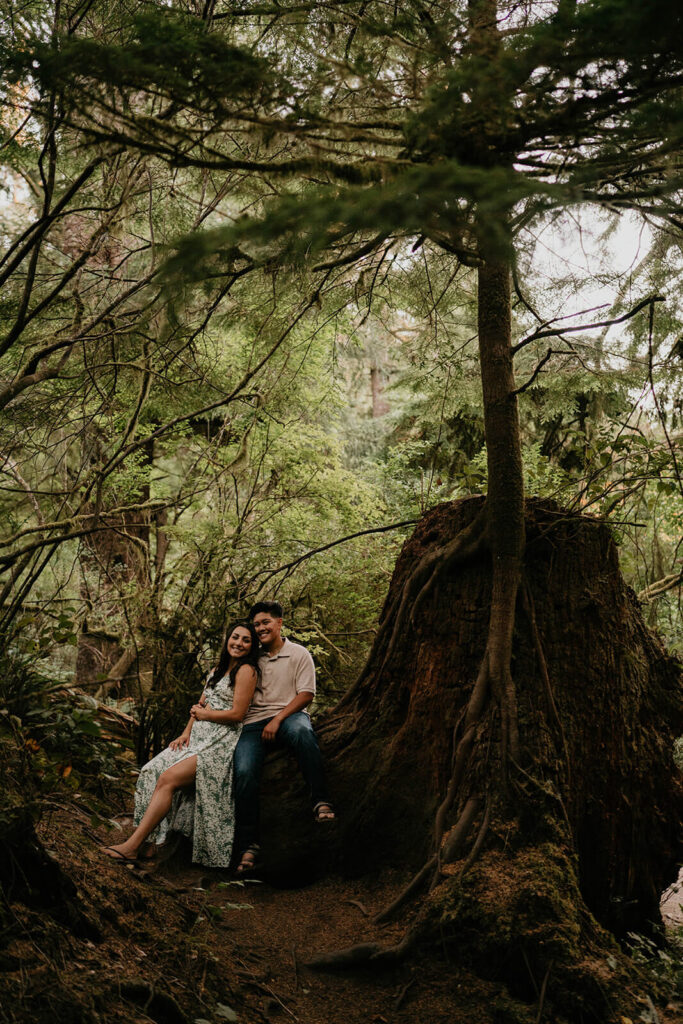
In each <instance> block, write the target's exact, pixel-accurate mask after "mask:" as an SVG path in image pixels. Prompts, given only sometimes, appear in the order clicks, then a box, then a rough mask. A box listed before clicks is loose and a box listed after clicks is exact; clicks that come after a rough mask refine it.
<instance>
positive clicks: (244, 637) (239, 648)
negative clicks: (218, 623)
mask: <svg viewBox="0 0 683 1024" xmlns="http://www.w3.org/2000/svg"><path fill="white" fill-rule="evenodd" d="M250 650H251V634H250V632H249V630H248V629H245V628H244V626H235V628H234V629H233V631H232V633H231V634H230V636H229V637H228V654H229V655H230V657H232V658H243V657H244V656H245V655H246V654H248V653H249V651H250Z"/></svg>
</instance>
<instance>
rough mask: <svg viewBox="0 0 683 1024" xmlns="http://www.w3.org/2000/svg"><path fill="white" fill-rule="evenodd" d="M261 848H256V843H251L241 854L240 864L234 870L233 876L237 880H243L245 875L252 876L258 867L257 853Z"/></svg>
mask: <svg viewBox="0 0 683 1024" xmlns="http://www.w3.org/2000/svg"><path fill="white" fill-rule="evenodd" d="M260 852H261V847H260V846H257V845H256V843H252V845H251V846H248V847H247V848H246V850H244V852H243V853H242V856H241V858H240V862H239V864H238V865H237V867H236V868H235V874H236V875H237V877H238V878H245V877H246V876H247V875H253V874H254V872H255V871H256V869H257V867H258V859H259V853H260Z"/></svg>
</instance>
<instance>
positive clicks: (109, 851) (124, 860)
mask: <svg viewBox="0 0 683 1024" xmlns="http://www.w3.org/2000/svg"><path fill="white" fill-rule="evenodd" d="M100 853H104V854H105V855H106V856H107V857H109V860H113V861H115V862H116V863H117V864H138V863H139V861H138V859H137V857H126V855H125V853H121V851H120V850H115V849H114V847H113V846H100Z"/></svg>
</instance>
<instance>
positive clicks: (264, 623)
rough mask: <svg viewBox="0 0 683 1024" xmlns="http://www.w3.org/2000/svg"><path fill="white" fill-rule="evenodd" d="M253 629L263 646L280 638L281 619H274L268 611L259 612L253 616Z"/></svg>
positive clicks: (267, 645)
mask: <svg viewBox="0 0 683 1024" xmlns="http://www.w3.org/2000/svg"><path fill="white" fill-rule="evenodd" d="M254 629H255V630H256V635H257V637H258V638H259V640H260V641H261V643H262V644H263V646H264V647H269V646H270V644H272V643H275V642H276V641H277V640H279V639H280V632H281V630H282V619H275V618H273V616H272V615H271V614H270V612H259V613H258V615H255V616H254Z"/></svg>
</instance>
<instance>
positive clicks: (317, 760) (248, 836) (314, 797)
mask: <svg viewBox="0 0 683 1024" xmlns="http://www.w3.org/2000/svg"><path fill="white" fill-rule="evenodd" d="M273 717H274V716H273ZM271 721H272V718H264V719H261V721H259V722H249V723H248V724H247V725H245V726H243V728H242V735H241V736H240V738H239V741H238V743H237V746H236V748H235V759H234V770H235V818H236V830H235V851H236V853H238V854H242V853H243V852H244V851H245V850H246V848H247V847H248V846H251V845H252V843H258V841H259V788H260V785H261V772H262V770H263V762H264V761H265V758H266V754H267V753H268V750H269V749H275V748H277V747H287V748H288V749H289V750H291V751H292V752H293V753H294V755H295V757H296V759H297V761H298V763H299V768H300V770H301V774H302V775H303V777H304V779H305V781H306V783H307V785H308V790H309V795H310V797H311V803H312V805H313V806H314V807H315V805H316V804H318V803H320V802H321V801H327V788H326V784H325V769H324V767H323V759H322V756H321V754H320V747H319V746H318V738H317V736H316V735H315V732H314V731H313V726H312V725H311V720H310V718H309V717H308V715H307V714H305V713H304V712H303V711H295V712H294V714H293V715H290V716H289V717H288V718H285V720H284V721H283V722H282V723H281V725H280V728H279V729H278V731H277V736H276V738H275V742H274V743H273V744H267V743H264V742H263V740H262V739H261V733H262V732H263V730H264V729H265V727H266V725H267V724H268V722H271Z"/></svg>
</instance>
